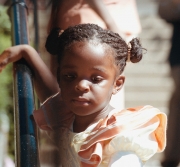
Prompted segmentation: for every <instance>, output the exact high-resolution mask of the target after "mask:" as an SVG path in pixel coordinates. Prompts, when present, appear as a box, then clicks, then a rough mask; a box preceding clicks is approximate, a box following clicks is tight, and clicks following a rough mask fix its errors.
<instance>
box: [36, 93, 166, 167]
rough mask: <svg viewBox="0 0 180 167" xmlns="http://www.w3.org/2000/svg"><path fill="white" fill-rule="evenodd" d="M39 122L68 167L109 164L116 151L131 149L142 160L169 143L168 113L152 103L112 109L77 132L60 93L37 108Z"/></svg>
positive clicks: (62, 161) (63, 164)
mask: <svg viewBox="0 0 180 167" xmlns="http://www.w3.org/2000/svg"><path fill="white" fill-rule="evenodd" d="M33 115H34V118H35V121H36V123H37V125H38V126H39V127H40V128H41V129H43V130H46V131H47V132H48V135H49V136H50V138H51V139H52V140H54V142H55V143H57V147H58V149H59V151H60V162H61V164H62V166H66V167H97V166H98V167H107V166H108V164H109V161H110V159H111V156H112V155H114V154H115V153H117V152H121V151H122V152H125V151H128V152H132V153H134V154H136V155H137V156H138V157H139V159H140V160H141V161H142V162H145V161H147V160H148V159H149V158H151V157H152V156H153V155H154V154H155V153H157V152H162V151H163V150H164V148H165V145H166V122H167V120H166V115H165V114H164V113H162V112H160V111H159V110H158V109H157V108H154V107H152V106H149V105H147V106H143V107H136V108H129V109H125V110H122V111H119V110H118V109H113V110H112V111H111V112H110V113H109V115H108V116H107V117H106V118H105V119H101V120H99V121H98V122H96V123H94V124H92V125H90V126H89V127H88V128H87V129H86V130H85V131H83V132H81V133H74V132H73V130H72V124H73V121H74V115H73V113H72V112H70V111H68V110H67V108H66V106H65V105H64V103H63V101H62V98H61V95H60V94H59V93H58V94H56V95H55V96H52V97H50V98H49V99H48V100H47V101H45V103H43V105H42V106H41V108H40V109H39V110H35V111H34V113H33Z"/></svg>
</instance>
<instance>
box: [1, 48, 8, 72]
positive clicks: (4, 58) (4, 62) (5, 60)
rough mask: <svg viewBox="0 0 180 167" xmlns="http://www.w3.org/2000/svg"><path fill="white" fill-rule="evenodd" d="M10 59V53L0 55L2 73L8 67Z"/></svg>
mask: <svg viewBox="0 0 180 167" xmlns="http://www.w3.org/2000/svg"><path fill="white" fill-rule="evenodd" d="M9 57H10V53H9V52H8V51H6V50H5V51H4V52H2V54H1V55H0V72H1V71H2V70H3V69H4V68H5V67H6V65H7V64H8V59H9Z"/></svg>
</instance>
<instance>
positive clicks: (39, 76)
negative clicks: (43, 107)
mask: <svg viewBox="0 0 180 167" xmlns="http://www.w3.org/2000/svg"><path fill="white" fill-rule="evenodd" d="M21 58H23V59H25V60H26V62H27V63H28V65H29V66H30V68H31V70H32V71H33V79H34V86H35V90H36V93H37V96H38V98H39V100H40V102H43V101H45V100H46V99H47V98H48V97H49V96H51V95H53V94H55V93H57V92H58V91H59V86H58V83H57V80H56V78H55V77H54V76H53V75H52V73H51V72H50V70H49V68H48V67H47V66H46V64H45V63H44V62H43V61H42V59H41V58H40V56H39V54H38V53H37V52H36V50H35V49H34V48H32V47H31V46H30V45H17V46H13V47H10V48H8V49H6V50H5V51H3V52H2V54H1V55H0V72H1V71H2V69H3V68H5V66H6V65H7V64H9V63H11V62H16V61H18V60H20V59H21Z"/></svg>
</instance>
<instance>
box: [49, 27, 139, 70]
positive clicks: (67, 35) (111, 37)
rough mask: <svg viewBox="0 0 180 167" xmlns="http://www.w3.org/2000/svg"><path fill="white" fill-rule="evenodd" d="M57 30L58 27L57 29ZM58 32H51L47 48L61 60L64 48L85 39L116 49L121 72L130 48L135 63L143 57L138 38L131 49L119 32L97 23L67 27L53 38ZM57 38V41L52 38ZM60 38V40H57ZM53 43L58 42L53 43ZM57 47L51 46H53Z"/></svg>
mask: <svg viewBox="0 0 180 167" xmlns="http://www.w3.org/2000/svg"><path fill="white" fill-rule="evenodd" d="M55 30H56V31H57V29H55ZM54 34H57V32H56V33H54V32H53V31H52V32H51V33H50V34H49V36H48V38H47V41H46V49H47V51H49V52H50V53H51V54H56V55H58V58H59V61H60V60H61V58H62V56H63V52H64V50H66V49H68V47H70V46H71V45H72V44H73V43H74V42H83V41H91V40H92V41H97V42H98V43H100V44H106V45H108V46H109V47H110V48H111V49H112V51H114V53H115V54H114V56H115V63H116V65H117V66H119V68H120V69H119V70H120V73H121V72H123V70H124V67H125V66H126V61H127V59H128V53H129V50H130V53H131V54H130V60H131V61H132V62H133V63H135V62H138V61H140V60H141V58H142V47H141V44H140V42H139V40H138V39H137V38H134V39H132V40H131V41H130V44H131V49H129V47H128V45H127V44H126V42H125V41H124V40H123V39H122V38H121V37H120V36H119V34H117V33H113V32H112V31H110V30H105V29H102V28H101V27H99V26H98V25H95V24H79V25H76V26H72V27H69V28H67V29H66V30H65V31H64V32H63V33H62V34H61V35H58V38H54V36H53V37H52V38H51V37H50V36H51V35H54ZM53 38H54V40H56V41H55V42H53V41H52V39H53ZM48 39H51V41H48ZM57 39H58V40H57ZM51 43H56V45H52V44H51ZM52 46H53V47H54V46H55V47H56V49H55V48H51V47H52Z"/></svg>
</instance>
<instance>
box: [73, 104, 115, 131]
mask: <svg viewBox="0 0 180 167" xmlns="http://www.w3.org/2000/svg"><path fill="white" fill-rule="evenodd" d="M112 109H113V107H112V106H110V105H108V106H107V107H106V108H105V109H104V110H103V111H99V112H96V113H94V114H91V115H87V116H79V115H75V120H74V123H73V131H74V132H76V133H79V132H82V131H84V130H86V129H87V127H88V126H90V125H91V124H93V123H96V122H98V121H99V120H100V119H103V118H105V117H107V115H108V114H109V112H110V111H111V110H112Z"/></svg>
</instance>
